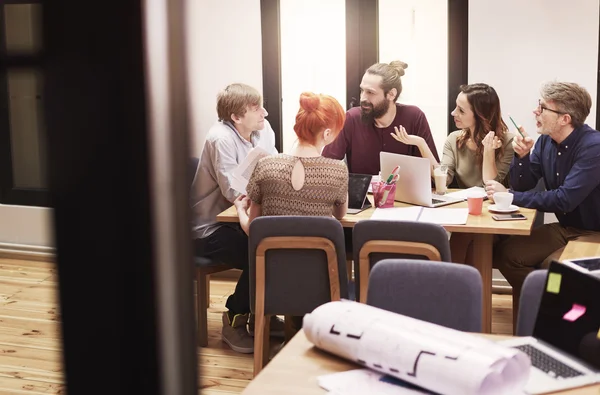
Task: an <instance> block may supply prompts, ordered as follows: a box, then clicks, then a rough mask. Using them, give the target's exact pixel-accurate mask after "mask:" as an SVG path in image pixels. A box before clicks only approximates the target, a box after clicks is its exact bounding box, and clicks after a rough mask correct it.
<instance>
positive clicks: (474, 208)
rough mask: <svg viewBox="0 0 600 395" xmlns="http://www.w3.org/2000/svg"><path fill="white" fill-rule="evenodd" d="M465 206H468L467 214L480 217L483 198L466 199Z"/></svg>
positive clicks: (472, 197) (471, 197) (470, 197)
mask: <svg viewBox="0 0 600 395" xmlns="http://www.w3.org/2000/svg"><path fill="white" fill-rule="evenodd" d="M467 205H468V206H469V214H471V215H481V210H482V209H483V196H469V197H467Z"/></svg>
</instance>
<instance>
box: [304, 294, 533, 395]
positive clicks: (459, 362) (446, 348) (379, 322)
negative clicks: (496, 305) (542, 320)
mask: <svg viewBox="0 0 600 395" xmlns="http://www.w3.org/2000/svg"><path fill="white" fill-rule="evenodd" d="M303 329H304V331H305V333H306V337H307V339H308V340H309V341H310V342H312V343H313V344H314V345H315V346H317V347H319V348H321V349H323V350H326V351H328V352H330V353H333V354H335V355H338V356H341V357H343V358H346V359H348V360H350V361H353V362H356V363H358V364H359V365H362V366H364V367H368V368H370V369H372V370H376V371H378V372H380V373H383V374H386V375H390V376H394V377H396V378H399V379H400V380H403V381H406V382H409V383H411V384H414V385H417V386H419V387H422V388H425V389H427V390H430V391H433V392H437V393H440V394H447V395H500V394H517V393H521V392H522V391H523V388H524V387H525V384H526V382H527V378H528V376H529V370H530V365H531V362H530V360H529V357H528V356H527V355H525V354H524V353H523V352H521V351H519V350H517V349H515V348H508V347H505V346H502V345H499V344H496V343H494V342H492V341H490V340H488V339H485V338H482V337H478V336H475V335H472V334H469V333H465V332H460V331H457V330H453V329H449V328H445V327H442V326H439V325H435V324H431V323H428V322H424V321H420V320H417V319H414V318H410V317H406V316H403V315H400V314H395V313H391V312H389V311H385V310H382V309H378V308H375V307H373V306H368V305H365V304H362V303H356V302H345V301H344V302H329V303H326V304H324V305H322V306H319V307H317V308H316V309H315V310H314V311H313V312H312V313H310V314H307V315H306V316H305V317H304V323H303Z"/></svg>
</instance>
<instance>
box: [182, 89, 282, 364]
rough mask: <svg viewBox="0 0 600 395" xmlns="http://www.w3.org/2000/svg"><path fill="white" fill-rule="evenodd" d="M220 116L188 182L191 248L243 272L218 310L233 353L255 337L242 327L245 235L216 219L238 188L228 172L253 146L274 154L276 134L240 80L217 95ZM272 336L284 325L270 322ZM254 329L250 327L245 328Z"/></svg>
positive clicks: (246, 299) (249, 346) (245, 315)
mask: <svg viewBox="0 0 600 395" xmlns="http://www.w3.org/2000/svg"><path fill="white" fill-rule="evenodd" d="M217 113H218V117H219V120H218V121H217V122H216V123H215V124H214V125H213V126H212V127H211V128H210V130H209V132H208V135H207V136H206V143H205V145H204V148H203V150H202V155H201V156H200V164H199V168H198V174H197V175H196V177H195V179H194V182H193V184H192V191H191V199H192V201H191V203H192V210H193V213H194V222H193V230H194V238H195V240H194V250H195V254H196V255H197V256H204V257H207V258H210V259H213V260H216V261H219V262H223V263H225V264H228V265H231V266H232V267H234V268H237V269H241V270H242V274H241V276H240V279H239V280H238V283H237V285H236V288H235V292H234V293H233V294H232V295H230V296H229V298H228V299H227V303H226V307H227V308H228V309H229V311H227V312H224V313H223V330H222V338H223V341H224V342H226V343H227V344H228V345H229V346H230V347H231V348H232V349H233V350H234V351H237V352H241V353H252V352H253V351H254V341H253V338H252V337H251V336H250V334H249V333H248V331H247V330H246V324H247V322H248V319H249V315H250V290H249V277H248V276H249V274H248V237H247V236H246V234H245V233H244V231H243V230H242V229H241V228H240V227H239V225H238V224H225V223H219V222H217V221H216V216H217V214H219V213H220V212H222V211H223V210H225V209H227V208H229V207H230V206H231V205H232V204H233V202H234V201H235V199H236V198H237V197H238V195H239V192H237V191H236V190H234V189H233V188H232V187H231V180H230V177H231V174H232V172H233V170H234V169H235V168H236V167H237V166H238V165H239V164H240V163H241V162H242V161H243V160H244V159H245V158H246V156H247V155H248V152H250V150H251V149H252V148H254V147H261V148H263V149H264V150H266V151H267V152H269V153H271V154H276V153H277V150H276V149H275V133H274V132H273V129H272V128H271V125H270V124H269V122H268V121H267V120H266V119H265V117H266V116H267V115H268V114H267V111H266V110H265V109H264V108H263V106H262V96H261V94H260V93H259V92H258V91H257V90H256V89H254V88H252V87H251V86H248V85H245V84H231V85H229V86H228V87H227V88H225V90H223V91H222V92H220V93H219V95H218V97H217ZM271 328H272V329H271V334H279V335H282V334H283V324H282V322H281V321H279V320H277V319H275V321H274V322H273V321H272V322H271ZM250 329H251V330H253V328H252V327H251V328H250Z"/></svg>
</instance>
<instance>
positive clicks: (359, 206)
mask: <svg viewBox="0 0 600 395" xmlns="http://www.w3.org/2000/svg"><path fill="white" fill-rule="evenodd" d="M371 177H372V176H371V175H368V174H355V173H350V174H348V214H358V213H360V212H361V211H363V210H366V209H368V208H369V207H371V202H370V201H369V199H367V192H368V191H369V185H371Z"/></svg>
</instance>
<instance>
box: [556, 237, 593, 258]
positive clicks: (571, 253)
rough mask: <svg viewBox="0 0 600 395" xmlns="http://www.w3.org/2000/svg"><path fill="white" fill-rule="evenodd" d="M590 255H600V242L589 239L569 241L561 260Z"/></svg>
mask: <svg viewBox="0 0 600 395" xmlns="http://www.w3.org/2000/svg"><path fill="white" fill-rule="evenodd" d="M588 256H600V243H592V242H587V241H577V240H573V241H569V243H568V244H567V246H566V247H565V249H564V251H563V253H562V254H561V255H560V258H559V260H561V261H564V260H565V259H575V258H585V257H588Z"/></svg>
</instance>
